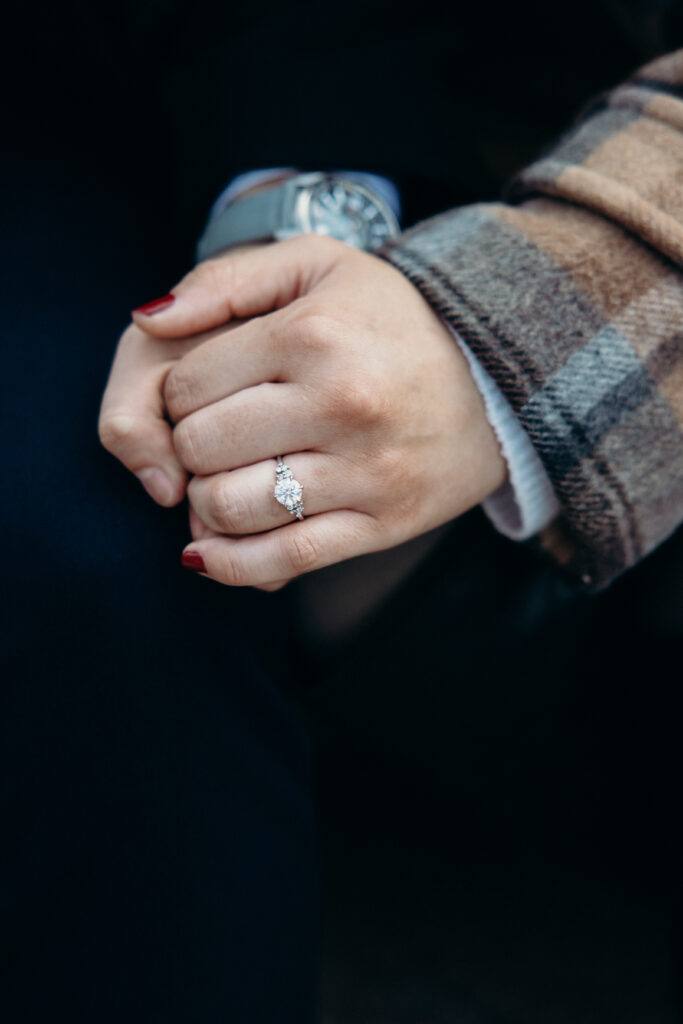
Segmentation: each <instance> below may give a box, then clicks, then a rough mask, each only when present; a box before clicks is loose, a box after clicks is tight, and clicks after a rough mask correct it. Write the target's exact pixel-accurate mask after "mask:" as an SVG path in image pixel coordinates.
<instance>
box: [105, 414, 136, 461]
mask: <svg viewBox="0 0 683 1024" xmlns="http://www.w3.org/2000/svg"><path fill="white" fill-rule="evenodd" d="M97 432H98V435H99V438H100V442H101V444H102V445H103V446H104V448H106V450H107V451H108V452H111V454H112V455H117V454H118V453H119V452H121V451H123V450H124V449H125V448H127V447H128V446H129V445H130V444H131V442H133V441H135V440H136V439H138V438H139V434H140V430H139V422H138V420H136V418H135V417H134V416H131V415H130V414H129V413H124V412H111V413H103V414H102V415H101V416H100V419H99V422H98V425H97Z"/></svg>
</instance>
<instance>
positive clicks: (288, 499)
mask: <svg viewBox="0 0 683 1024" xmlns="http://www.w3.org/2000/svg"><path fill="white" fill-rule="evenodd" d="M302 493H303V486H302V485H301V484H300V483H299V481H298V480H295V479H294V474H293V473H292V471H291V469H290V468H289V466H286V465H285V463H284V462H283V461H282V459H281V458H278V460H277V468H276V470H275V490H274V491H273V496H274V497H275V498H276V499H277V501H279V502H280V504H281V505H284V507H285V508H286V509H287V511H288V512H290V513H291V514H292V515H293V516H296V518H297V519H303V517H304V515H303V512H304V506H303V502H302V500H301V495H302Z"/></svg>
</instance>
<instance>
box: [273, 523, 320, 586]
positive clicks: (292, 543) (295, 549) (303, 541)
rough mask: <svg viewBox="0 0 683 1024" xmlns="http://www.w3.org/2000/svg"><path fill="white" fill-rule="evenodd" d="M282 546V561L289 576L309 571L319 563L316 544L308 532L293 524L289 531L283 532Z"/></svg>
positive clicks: (318, 552)
mask: <svg viewBox="0 0 683 1024" xmlns="http://www.w3.org/2000/svg"><path fill="white" fill-rule="evenodd" d="M282 548H283V556H284V561H285V564H286V566H287V568H288V569H289V573H290V577H291V578H293V577H295V576H302V575H303V574H304V573H307V572H311V571H312V570H313V569H315V568H317V567H318V565H319V564H320V561H321V559H320V551H319V550H318V545H317V544H316V543H315V542H314V540H313V538H312V537H311V535H310V534H309V533H307V532H306V531H305V530H302V529H297V528H296V525H294V524H293V526H292V528H291V529H290V530H289V531H286V532H285V533H284V537H283V539H282Z"/></svg>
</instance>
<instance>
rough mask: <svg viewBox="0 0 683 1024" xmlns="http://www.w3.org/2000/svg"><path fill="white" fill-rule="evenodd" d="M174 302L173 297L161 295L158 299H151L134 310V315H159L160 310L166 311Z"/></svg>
mask: <svg viewBox="0 0 683 1024" xmlns="http://www.w3.org/2000/svg"><path fill="white" fill-rule="evenodd" d="M174 302H175V295H162V296H161V298H160V299H152V301H151V302H146V303H145V305H144V306H138V307H137V309H134V310H133V312H134V313H142V314H143V316H154V314H155V313H161V312H162V310H164V309H168V307H169V306H172V305H173V303H174Z"/></svg>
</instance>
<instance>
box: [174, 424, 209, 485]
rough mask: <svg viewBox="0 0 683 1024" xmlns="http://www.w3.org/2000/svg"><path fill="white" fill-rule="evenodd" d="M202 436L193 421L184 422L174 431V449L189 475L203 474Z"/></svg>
mask: <svg viewBox="0 0 683 1024" xmlns="http://www.w3.org/2000/svg"><path fill="white" fill-rule="evenodd" d="M202 440H203V439H202V436H201V434H200V431H199V429H198V427H197V424H196V423H195V422H194V421H193V419H191V418H190V419H185V420H182V421H181V422H180V423H179V424H178V425H177V426H176V427H174V429H173V447H174V448H175V451H176V455H177V457H178V461H179V462H180V464H181V465H182V466H183V467H184V468H185V469H186V470H187V471H188V472H189V473H198V474H201V473H202V469H203V463H202V457H201V453H202Z"/></svg>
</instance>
